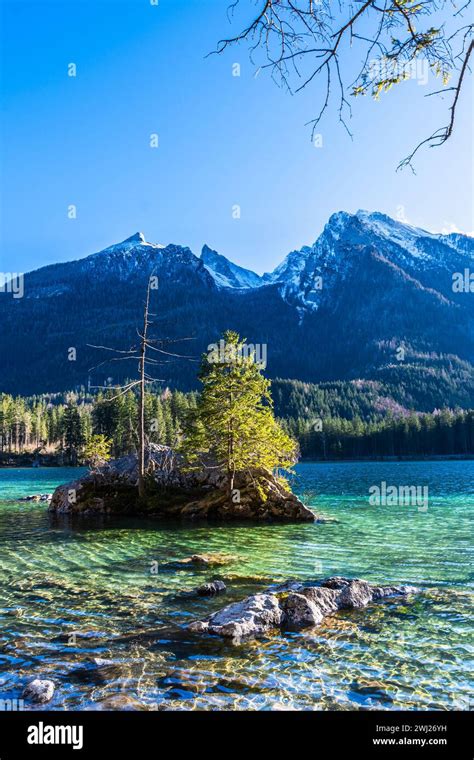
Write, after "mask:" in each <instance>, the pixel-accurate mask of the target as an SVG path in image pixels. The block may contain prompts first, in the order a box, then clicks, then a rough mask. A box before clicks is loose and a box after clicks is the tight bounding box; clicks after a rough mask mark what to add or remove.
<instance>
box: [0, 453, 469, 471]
mask: <svg viewBox="0 0 474 760" xmlns="http://www.w3.org/2000/svg"><path fill="white" fill-rule="evenodd" d="M472 460H474V454H426V455H424V454H418V455H414V454H413V455H405V454H403V455H399V456H396V455H395V456H380V457H350V458H330V457H327V458H326V459H315V458H307V459H306V458H304V459H300V460H299V462H298V463H297V464H325V463H326V464H336V463H340V464H347V463H349V462H450V461H451V462H465V461H466V462H468V461H472ZM53 468H56V469H57V468H61V469H69V470H71V469H75V470H80V469H83V468H87V465H85V464H77V465H73V464H54V463H50V462H48V463H45V464H40V465H36V466H33V465H32V464H28V463H24V462H18V463H16V464H1V463H0V470H18V469H22V470H47V469H53Z"/></svg>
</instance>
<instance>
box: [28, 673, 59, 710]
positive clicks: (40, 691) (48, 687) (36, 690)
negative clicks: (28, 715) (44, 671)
mask: <svg viewBox="0 0 474 760" xmlns="http://www.w3.org/2000/svg"><path fill="white" fill-rule="evenodd" d="M54 690H55V685H54V682H53V681H49V680H46V679H45V680H42V679H40V678H35V680H34V681H31V682H30V683H29V684H27V685H26V686H25V688H24V689H23V693H22V697H23V698H24V699H28V700H29V701H30V702H34V703H35V704H44V703H45V702H50V701H51V700H52V698H53V696H54Z"/></svg>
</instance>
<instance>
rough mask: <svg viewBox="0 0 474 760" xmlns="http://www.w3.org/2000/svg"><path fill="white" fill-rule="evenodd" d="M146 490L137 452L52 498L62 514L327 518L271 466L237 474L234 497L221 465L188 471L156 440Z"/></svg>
mask: <svg viewBox="0 0 474 760" xmlns="http://www.w3.org/2000/svg"><path fill="white" fill-rule="evenodd" d="M145 468H146V482H147V488H146V495H145V496H144V497H140V496H139V494H138V489H137V483H138V458H137V455H136V454H130V455H128V456H125V457H121V458H120V459H117V460H115V461H111V462H108V463H106V464H104V465H102V466H101V467H99V468H98V469H97V470H94V471H91V472H89V473H87V474H86V475H84V476H83V477H81V478H79V479H78V480H75V481H72V482H71V483H67V484H65V485H62V486H59V487H58V488H57V489H56V490H55V492H54V494H53V497H52V499H51V502H50V505H49V511H50V512H54V513H56V514H73V515H79V514H80V515H93V514H114V515H117V514H122V515H132V514H133V515H141V516H149V517H157V518H188V519H217V520H257V521H267V520H268V521H272V520H273V521H303V522H314V521H320V522H322V521H324V518H322V517H318V516H317V515H315V513H314V512H312V510H311V509H309V508H308V507H305V505H304V504H303V503H302V502H301V501H300V500H299V499H298V497H297V496H295V495H294V494H293V493H292V492H291V490H289V487H288V486H287V485H286V483H284V482H282V481H281V480H279V479H278V477H276V476H275V475H274V474H272V473H271V472H270V471H266V470H264V469H258V470H255V471H253V472H245V473H236V477H235V483H234V496H233V498H231V499H229V497H228V494H227V491H226V488H225V477H224V476H223V475H222V474H221V473H219V472H218V471H216V470H213V469H207V470H204V471H193V472H188V471H186V470H185V469H183V462H182V458H181V457H180V455H179V454H177V453H176V452H174V451H173V450H172V449H171V448H170V447H168V446H164V445H160V444H153V443H150V444H149V445H148V446H147V447H146V451H145Z"/></svg>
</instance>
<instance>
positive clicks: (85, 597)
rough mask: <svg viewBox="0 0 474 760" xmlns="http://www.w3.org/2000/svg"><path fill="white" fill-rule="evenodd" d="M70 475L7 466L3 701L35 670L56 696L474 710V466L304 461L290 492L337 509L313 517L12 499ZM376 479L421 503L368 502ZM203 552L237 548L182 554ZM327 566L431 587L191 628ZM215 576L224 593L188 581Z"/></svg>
mask: <svg viewBox="0 0 474 760" xmlns="http://www.w3.org/2000/svg"><path fill="white" fill-rule="evenodd" d="M70 477H77V470H74V471H72V473H70V474H68V473H65V471H64V470H59V471H58V470H54V469H49V470H46V471H45V470H40V471H38V470H35V471H31V470H17V471H10V470H8V471H7V470H3V471H0V499H2V500H3V501H0V539H1V542H2V551H1V553H0V570H1V581H0V619H1V622H2V626H1V629H0V630H1V633H0V666H1V672H2V695H1V696H2V698H11V697H18V696H19V695H20V692H21V689H22V686H23V685H24V683H25V680H29V679H31V678H33V677H35V676H38V675H40V674H41V675H43V676H44V677H50V678H52V679H53V680H54V681H55V682H56V683H57V685H58V688H57V691H56V695H55V698H54V700H53V701H52V702H51V704H50V707H51V708H56V709H60V708H62V707H64V708H67V709H78V708H89V709H104V708H106V707H108V706H109V707H113V708H114V709H120V708H122V709H123V708H127V709H131V708H134V707H135V708H136V707H137V706H138V707H141V708H144V709H222V708H226V709H229V708H232V709H239V710H240V709H242V710H243V709H245V710H248V709H251V710H258V709H270V708H271V709H301V710H310V709H311V710H312V709H318V710H334V709H367V708H369V709H371V708H377V709H401V708H405V709H452V708H454V707H458V708H460V709H466V708H467V707H468V705H469V696H470V694H471V693H472V675H471V674H472V654H473V648H472V640H471V638H470V624H469V621H470V619H472V617H471V616H472V600H473V595H472V575H471V570H470V568H471V563H470V560H471V555H470V552H471V548H470V547H471V545H472V541H471V538H472V506H473V504H474V485H473V484H474V464H473V463H471V462H463V463H458V462H436V463H426V462H424V463H420V462H416V463H357V464H335V465H332V464H314V465H310V464H303V465H300V466H299V468H298V475H297V479H296V481H295V488H296V490H298V491H299V492H300V493H302V492H304V493H305V497H306V501H307V502H308V503H310V504H313V505H314V506H315V507H316V508H317V510H318V511H320V512H323V513H326V514H328V515H329V516H331V517H335V518H337V520H338V523H326V524H318V525H286V526H283V525H262V526H253V527H252V526H248V525H247V526H241V525H231V526H225V525H218V526H214V527H212V528H211V527H210V526H208V525H206V526H199V525H192V526H185V525H162V524H159V525H158V524H156V523H153V522H150V521H140V522H138V521H133V520H126V521H122V522H117V521H114V520H108V521H103V522H102V523H101V524H100V527H98V526H97V523H94V522H87V521H83V522H81V523H71V522H68V521H67V520H64V521H61V520H57V519H52V518H51V516H48V514H47V512H46V509H45V506H44V504H31V503H18V502H15V501H13V500H12V499H13V498H17V497H18V496H20V495H26V494H28V493H34V492H39V491H41V492H46V491H51V490H52V489H53V488H54V487H55V485H56V484H58V483H59V482H62V481H63V480H67V479H68V478H70ZM382 480H385V481H386V482H387V483H395V484H397V483H398V484H407V483H420V484H422V485H423V484H426V483H428V484H429V487H430V505H429V509H428V511H427V512H426V513H421V512H418V510H417V509H416V507H415V508H410V507H400V508H394V507H377V508H374V507H370V506H369V504H368V497H367V494H368V489H369V487H370V485H372V484H375V483H379V482H381V481H382ZM209 552H225V553H226V554H233V555H236V559H235V560H234V561H233V562H231V563H230V564H229V565H226V566H224V567H220V568H214V569H207V568H193V569H192V570H190V569H189V568H179V566H176V565H175V564H173V561H174V560H177V559H181V558H183V557H187V556H189V555H191V554H195V553H209ZM156 563H158V572H157V573H154V572H152V568H153V567H156ZM332 574H342V575H344V574H347V575H350V576H353V577H364V578H367V579H368V580H371V581H379V582H405V583H413V584H416V585H420V586H422V587H424V589H425V592H424V593H423V594H422V595H421V596H420V597H418V598H416V599H415V600H414V602H413V603H411V604H395V603H393V602H390V601H387V602H386V603H383V604H378V605H373V606H372V607H371V608H370V609H369V610H359V611H357V610H356V611H351V612H347V613H340V614H338V615H337V616H335V617H333V618H329V619H327V620H326V621H325V622H324V623H323V624H322V625H321V626H319V627H318V628H316V629H311V630H307V631H304V632H302V633H298V634H287V635H276V634H275V635H269V636H268V637H266V638H265V639H264V640H262V641H258V642H257V641H250V642H244V643H242V644H240V645H238V646H236V645H231V644H228V643H225V642H222V641H220V640H217V639H212V638H208V639H202V638H199V637H197V636H194V635H191V634H189V633H188V632H187V631H186V630H185V629H184V626H185V624H186V623H188V622H189V621H190V620H192V619H196V618H202V617H204V616H206V615H207V614H209V612H211V611H213V610H215V609H218V608H219V607H221V606H222V605H223V604H224V603H227V602H229V601H233V600H237V599H241V598H242V597H244V596H245V595H247V594H250V593H255V592H256V591H259V590H261V589H264V588H266V587H267V586H268V585H270V584H271V583H272V582H274V581H277V580H283V579H287V578H320V577H326V576H329V575H332ZM216 577H218V578H223V579H224V580H225V582H226V584H227V586H228V592H227V594H226V595H225V596H224V597H222V596H220V597H216V598H196V597H193V596H190V595H186V594H183V593H182V592H183V591H184V592H189V591H191V590H192V589H193V588H194V587H195V586H196V585H198V584H199V583H201V582H204V581H207V580H210V579H212V578H216Z"/></svg>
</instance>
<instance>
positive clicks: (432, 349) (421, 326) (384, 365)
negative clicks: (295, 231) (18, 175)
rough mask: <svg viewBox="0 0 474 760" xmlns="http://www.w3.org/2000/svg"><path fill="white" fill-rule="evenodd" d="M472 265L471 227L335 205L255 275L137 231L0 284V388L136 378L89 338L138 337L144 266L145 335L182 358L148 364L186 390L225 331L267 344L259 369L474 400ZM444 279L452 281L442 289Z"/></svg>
mask: <svg viewBox="0 0 474 760" xmlns="http://www.w3.org/2000/svg"><path fill="white" fill-rule="evenodd" d="M471 272H474V239H473V238H471V237H469V236H466V235H461V234H457V233H456V234H455V233H453V234H448V235H441V234H433V233H430V232H427V231H425V230H422V229H418V228H416V227H412V226H410V225H408V224H405V223H402V222H400V221H396V220H394V219H391V218H390V217H388V216H386V215H384V214H381V213H378V212H375V213H369V212H367V211H358V212H357V213H356V214H349V213H346V212H338V213H335V214H333V215H332V216H331V217H330V219H329V220H328V222H327V224H326V226H325V227H324V230H323V231H322V233H321V234H320V235H319V237H318V238H317V240H316V241H315V243H314V244H313V245H310V246H304V247H303V248H301V249H300V250H295V251H292V252H290V253H289V254H288V255H287V256H286V258H285V259H284V260H283V261H282V263H281V264H280V265H279V266H277V267H276V269H275V270H274V271H273V272H271V273H267V274H264V275H258V274H256V273H255V272H252V271H250V270H248V269H245V268H243V267H240V266H238V265H236V264H234V263H232V262H231V261H230V260H229V259H227V258H226V257H225V256H223V255H221V254H220V253H218V252H216V251H214V250H212V249H211V248H210V247H208V246H207V245H205V246H204V247H203V249H202V253H201V256H200V257H198V256H196V255H195V254H194V253H193V252H192V251H191V250H190V249H189V248H187V247H184V246H180V245H175V244H169V245H166V246H163V245H158V244H154V243H150V242H147V241H146V239H145V237H144V235H143V234H142V233H137V234H135V235H133V236H132V237H129V238H127V239H126V240H124V241H123V242H121V243H117V244H114V245H111V246H110V247H108V248H106V249H105V250H103V251H100V252H99V253H94V254H92V255H90V256H88V257H86V258H83V259H80V260H77V261H71V262H67V263H60V264H52V265H50V266H46V267H42V268H41V269H38V270H36V271H33V272H30V273H28V274H26V275H25V277H24V295H23V297H22V298H15V297H14V295H13V294H12V293H8V292H2V293H0V324H1V326H2V329H1V334H0V351H1V356H2V362H1V365H0V391H5V392H10V393H21V394H33V393H40V392H50V391H51V392H52V391H61V390H66V389H73V388H75V387H78V386H83V385H87V383H89V384H90V385H92V386H100V385H103V384H105V383H107V382H109V383H113V384H115V383H120V382H122V381H123V380H124V379H125V378H128V377H131V376H134V374H135V373H136V366H135V365H134V364H133V362H131V361H127V360H125V359H124V360H123V361H113V362H112V361H108V359H109V358H110V357H111V354H110V352H107V351H105V350H101V349H97V348H92V347H91V345H94V346H97V345H101V346H107V347H114V348H119V349H126V348H128V347H129V346H131V345H133V344H134V343H135V344H136V342H137V328H138V327H139V326H140V323H141V321H142V310H143V300H144V293H145V289H146V283H147V281H148V279H149V277H150V275H151V274H155V275H157V277H158V289H157V291H156V292H153V293H152V307H151V310H152V312H153V314H154V315H155V316H154V317H153V325H152V328H151V330H152V333H153V335H154V337H156V338H159V339H166V340H169V341H174V340H176V341H177V342H176V343H174V342H170V343H167V344H166V345H168V346H171V348H167V350H168V351H170V352H171V353H179V354H182V355H185V356H186V357H191V358H176V357H170V358H168V359H166V361H165V363H163V364H162V365H160V366H159V365H157V366H156V369H155V375H156V377H157V379H159V380H160V381H161V382H162V383H163V384H166V385H170V386H174V387H178V388H181V389H183V390H186V389H190V388H193V387H197V380H196V375H197V369H198V359H199V356H200V355H201V353H202V352H203V351H205V350H206V348H207V346H208V345H209V344H210V343H213V342H215V341H216V340H218V339H219V337H220V336H221V334H222V332H223V331H224V330H225V329H234V330H237V331H238V332H239V333H240V334H241V335H242V336H243V337H245V338H246V339H247V341H248V342H249V343H253V344H256V343H259V344H266V346H267V361H268V364H267V373H268V375H269V376H270V377H280V378H291V379H298V380H302V381H305V382H312V383H320V382H327V381H334V380H346V381H351V382H360V381H371V382H372V383H377V382H380V383H391V384H392V385H393V386H394V387H395V386H398V387H402V386H403V388H404V394H405V395H404V398H405V399H406V400H407V403H408V405H409V406H411V407H412V408H414V409H420V410H426V411H431V408H429V407H432V406H433V404H435V405H436V406H451V407H453V406H461V407H472V406H474V369H473V364H474V320H473V316H474V293H473V292H472V291H471V290H470V289H469V282H470V280H469V277H470V273H471ZM456 277H457V281H458V282H459V281H461V279H462V282H464V287H459V286H453V278H454V279H456ZM471 279H472V280H474V276H473V277H472V278H471ZM472 289H473V290H474V285H473V286H472ZM71 349H74V350H72V351H71ZM157 356H158V355H157ZM105 362H107V363H105ZM97 365H101V366H97ZM110 378H111V379H110ZM428 386H429V388H430V393H429V394H427V393H426V392H425V391H426V388H428ZM433 393H434V395H433ZM428 398H429V400H427V399H428Z"/></svg>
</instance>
